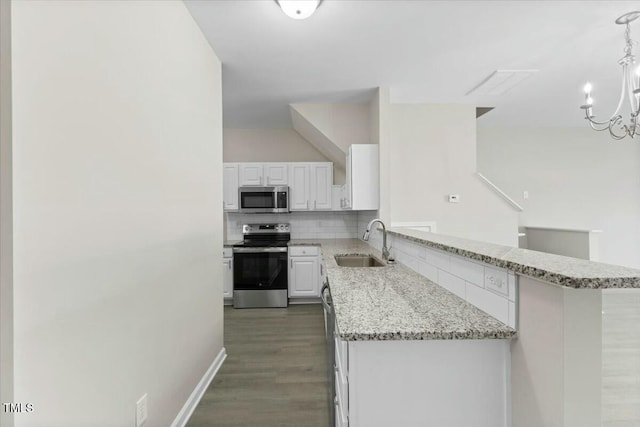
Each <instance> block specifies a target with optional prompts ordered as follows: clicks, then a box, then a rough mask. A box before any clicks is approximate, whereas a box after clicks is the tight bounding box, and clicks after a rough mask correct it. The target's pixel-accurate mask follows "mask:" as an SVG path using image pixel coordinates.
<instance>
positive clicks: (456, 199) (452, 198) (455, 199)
mask: <svg viewBox="0 0 640 427" xmlns="http://www.w3.org/2000/svg"><path fill="white" fill-rule="evenodd" d="M449 203H460V195H458V194H449Z"/></svg>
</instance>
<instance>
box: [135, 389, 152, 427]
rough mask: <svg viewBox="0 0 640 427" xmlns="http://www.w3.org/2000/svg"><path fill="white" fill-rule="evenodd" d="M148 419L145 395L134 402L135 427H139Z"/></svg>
mask: <svg viewBox="0 0 640 427" xmlns="http://www.w3.org/2000/svg"><path fill="white" fill-rule="evenodd" d="M148 417H149V412H148V407H147V393H145V394H143V395H142V397H141V398H140V399H138V401H137V402H136V427H141V426H142V425H144V422H145V421H147V418H148Z"/></svg>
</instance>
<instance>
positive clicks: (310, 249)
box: [289, 246, 320, 256]
mask: <svg viewBox="0 0 640 427" xmlns="http://www.w3.org/2000/svg"><path fill="white" fill-rule="evenodd" d="M319 254H320V248H319V247H318V246H289V256H314V255H319Z"/></svg>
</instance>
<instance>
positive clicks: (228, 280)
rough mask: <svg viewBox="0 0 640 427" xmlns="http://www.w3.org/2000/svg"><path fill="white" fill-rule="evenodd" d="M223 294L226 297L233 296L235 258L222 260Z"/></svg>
mask: <svg viewBox="0 0 640 427" xmlns="http://www.w3.org/2000/svg"><path fill="white" fill-rule="evenodd" d="M222 280H223V295H224V297H225V298H233V258H224V259H223V260H222Z"/></svg>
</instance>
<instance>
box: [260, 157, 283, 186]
mask: <svg viewBox="0 0 640 427" xmlns="http://www.w3.org/2000/svg"><path fill="white" fill-rule="evenodd" d="M287 166H288V165H287V164H286V163H285V164H277V163H268V164H266V165H264V175H265V183H266V185H274V186H275V185H289V180H288V179H287V176H288V173H287V171H288V167H287Z"/></svg>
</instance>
